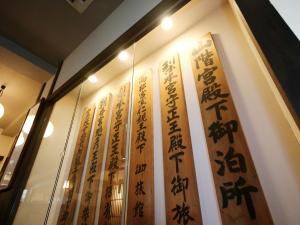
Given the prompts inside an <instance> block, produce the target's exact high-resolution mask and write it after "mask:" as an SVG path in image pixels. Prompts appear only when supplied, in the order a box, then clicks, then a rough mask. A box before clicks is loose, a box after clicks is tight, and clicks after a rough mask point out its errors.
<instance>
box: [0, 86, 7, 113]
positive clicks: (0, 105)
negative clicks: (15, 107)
mask: <svg viewBox="0 0 300 225" xmlns="http://www.w3.org/2000/svg"><path fill="white" fill-rule="evenodd" d="M5 88H6V86H5V85H4V84H3V85H1V89H0V97H2V95H3V92H4V89H5ZM4 113H5V109H4V106H3V105H2V104H1V102H0V118H2V117H3V116H4Z"/></svg>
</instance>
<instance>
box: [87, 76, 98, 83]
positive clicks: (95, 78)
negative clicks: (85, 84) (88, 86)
mask: <svg viewBox="0 0 300 225" xmlns="http://www.w3.org/2000/svg"><path fill="white" fill-rule="evenodd" d="M88 79H89V81H90V82H91V83H96V82H97V81H98V79H97V77H96V76H95V75H91V76H89V78H88Z"/></svg>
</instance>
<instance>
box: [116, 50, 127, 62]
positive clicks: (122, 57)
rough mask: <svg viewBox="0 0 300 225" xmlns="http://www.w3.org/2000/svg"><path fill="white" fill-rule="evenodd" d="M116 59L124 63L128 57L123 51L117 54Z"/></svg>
mask: <svg viewBox="0 0 300 225" xmlns="http://www.w3.org/2000/svg"><path fill="white" fill-rule="evenodd" d="M118 57H119V59H120V60H121V61H126V60H127V59H128V58H129V55H128V53H127V52H126V51H124V50H123V51H121V52H120V53H119V55H118Z"/></svg>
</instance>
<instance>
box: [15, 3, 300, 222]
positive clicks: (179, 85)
mask: <svg viewBox="0 0 300 225" xmlns="http://www.w3.org/2000/svg"><path fill="white" fill-rule="evenodd" d="M259 60H260V59H258V58H257V55H255V54H254V53H253V49H252V46H251V44H249V40H248V39H247V37H246V35H245V34H244V33H243V31H242V30H241V27H240V24H239V21H238V20H237V19H236V14H235V12H234V9H232V8H231V7H230V5H229V3H228V2H227V1H191V2H190V3H188V4H187V5H185V6H184V7H182V8H181V9H180V10H178V11H177V12H175V13H174V14H173V15H167V17H166V18H165V20H163V21H162V23H161V24H160V25H158V26H157V27H155V28H154V29H153V30H152V31H150V32H149V33H147V34H146V35H145V36H143V37H142V38H140V39H139V40H138V41H136V42H135V43H133V44H132V45H131V46H129V47H128V48H126V49H121V50H120V51H119V54H118V55H117V56H116V57H115V58H114V59H112V60H111V61H110V62H108V63H107V64H106V65H105V66H103V67H101V68H100V69H99V70H98V71H97V72H95V73H94V74H89V75H90V76H89V77H88V79H86V80H85V81H84V82H82V83H81V84H80V85H79V86H77V87H76V88H74V89H73V90H72V91H71V92H69V93H68V94H66V95H65V96H64V97H62V98H61V99H59V100H58V101H57V102H56V103H55V106H54V108H53V112H52V114H51V117H50V121H51V122H52V123H53V126H54V132H53V134H52V135H51V137H49V138H47V139H43V140H42V143H41V145H40V147H39V152H38V154H37V157H36V160H35V162H34V165H33V168H32V171H31V174H30V177H29V179H28V181H27V184H26V187H25V189H24V191H23V195H22V198H21V202H20V204H19V208H18V210H17V213H16V216H15V219H14V222H13V224H14V225H27V224H28V225H29V224H30V225H35V224H36V225H40V224H45V225H46V224H48V225H53V224H61V225H62V224H78V225H83V224H91V225H93V224H99V225H102V224H103V225H104V224H112V225H121V224H128V225H133V224H145V225H146V224H147V225H151V224H152V225H153V224H157V225H163V224H184V225H187V224H197V225H199V224H205V225H208V224H214V225H217V224H224V225H232V224H236V225H237V224H249V225H250V224H253V225H258V224H264V225H267V224H268V225H269V224H285V222H286V219H285V218H284V217H281V216H280V215H278V214H276V213H277V212H279V211H280V212H281V213H282V214H284V215H291V214H292V213H293V212H295V209H293V207H292V206H293V205H294V206H295V205H297V204H298V203H297V202H294V204H292V205H290V206H288V205H289V204H288V200H287V199H283V196H280V195H277V194H276V193H278V190H283V189H284V187H283V186H282V185H281V184H279V183H278V182H277V181H276V180H277V178H276V177H277V176H282V177H284V174H285V172H286V173H287V172H288V170H289V168H285V167H284V166H283V170H286V171H285V172H282V174H280V173H279V174H278V172H277V169H276V167H275V166H274V164H273V163H272V161H273V160H275V161H277V162H278V163H282V164H284V161H282V160H284V159H282V157H281V154H282V150H283V149H286V148H290V149H296V148H297V147H295V146H297V141H296V139H292V140H291V138H288V136H290V135H292V134H293V132H292V130H290V128H289V126H288V124H287V123H283V122H278V121H283V120H285V119H284V114H283V113H282V112H281V111H280V110H277V111H276V110H274V108H277V107H278V103H277V101H276V99H275V97H274V96H273V94H272V90H271V88H270V87H269V85H268V83H267V81H266V80H265V78H264V76H265V73H266V70H265V68H263V65H262V64H261V63H260V61H259ZM199 82H203V83H201V84H200V83H199ZM199 85H202V86H201V87H200V86H199ZM203 85H204V86H203ZM219 100H220V101H219ZM224 102H227V103H228V104H227V105H221V104H223V103H224ZM211 109H213V111H209V110H211ZM229 111H230V113H229ZM210 112H211V113H210ZM270 115H271V116H270ZM222 116H223V117H222ZM276 121H277V122H276ZM274 127H281V128H282V129H281V130H279V129H278V130H277V129H275V128H274ZM217 128H219V129H217ZM213 129H215V130H214V132H212V130H213ZM278 137H281V139H282V138H283V137H286V138H287V139H289V140H290V141H287V142H284V141H282V142H281V143H280V145H278V144H279V143H278ZM270 151H272V153H270ZM270 154H272V155H273V156H272V157H273V159H270V158H269V155H270ZM295 154H296V153H295ZM298 155H299V154H298ZM293 165H294V166H296V162H295V163H293ZM284 180H285V181H286V182H291V180H292V179H289V177H285V178H284ZM272 182H274V183H275V184H274V185H275V187H276V190H275V189H274V188H273V187H272V185H270V183H272ZM292 182H296V181H292ZM296 192H297V188H296V185H292V187H291V190H290V197H291V196H292V195H293V193H296ZM274 196H277V197H278V198H279V199H281V200H282V201H283V202H282V204H281V205H278V204H276V201H275V200H274ZM285 197H287V196H285ZM290 197H288V198H289V199H290ZM295 201H297V200H295ZM298 202H299V201H298ZM290 218H291V219H290V220H291V221H292V220H293V221H296V219H297V216H292V217H290ZM293 221H292V222H290V223H289V225H291V224H293Z"/></svg>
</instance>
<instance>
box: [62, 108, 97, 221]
mask: <svg viewBox="0 0 300 225" xmlns="http://www.w3.org/2000/svg"><path fill="white" fill-rule="evenodd" d="M94 112H95V106H92V107H88V108H85V109H84V112H83V116H82V119H81V124H80V129H79V133H78V137H77V142H76V146H75V151H74V155H73V159H72V163H71V168H70V172H69V176H68V180H67V182H68V183H69V187H68V188H65V189H64V196H63V201H62V206H61V208H60V212H59V217H58V220H57V224H58V225H69V224H73V219H74V212H75V208H76V204H77V200H78V193H79V188H80V183H81V177H82V173H83V168H84V162H85V158H86V152H87V147H88V143H89V137H90V133H91V127H92V121H93V116H94Z"/></svg>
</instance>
